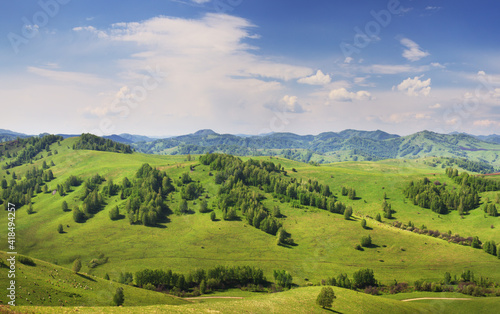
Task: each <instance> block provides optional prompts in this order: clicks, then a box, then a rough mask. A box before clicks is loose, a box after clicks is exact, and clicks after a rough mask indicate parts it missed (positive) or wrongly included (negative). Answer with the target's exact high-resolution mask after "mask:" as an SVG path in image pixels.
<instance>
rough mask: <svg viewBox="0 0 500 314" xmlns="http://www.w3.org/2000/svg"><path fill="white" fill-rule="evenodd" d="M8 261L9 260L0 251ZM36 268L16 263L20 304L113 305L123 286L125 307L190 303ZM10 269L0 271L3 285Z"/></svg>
mask: <svg viewBox="0 0 500 314" xmlns="http://www.w3.org/2000/svg"><path fill="white" fill-rule="evenodd" d="M0 258H1V259H2V260H4V261H6V259H7V258H8V256H7V254H5V252H0ZM34 262H35V264H36V265H35V266H28V265H24V264H21V263H20V262H19V261H18V262H17V263H16V278H15V280H16V297H17V298H16V305H18V306H19V305H42V306H58V307H60V306H64V307H66V306H87V307H90V306H111V305H113V295H114V294H115V291H116V288H118V287H123V289H124V294H125V296H126V299H125V303H124V305H125V306H127V305H128V306H145V305H152V304H172V305H178V304H186V303H187V302H186V301H184V300H181V299H179V298H176V297H172V296H168V295H165V294H163V293H159V292H153V291H149V290H145V289H139V288H134V287H131V286H127V285H122V284H119V283H116V282H112V281H109V280H104V279H102V278H99V277H94V276H91V275H88V274H84V273H78V274H75V273H73V272H72V271H71V270H69V269H67V268H64V267H60V266H57V265H53V264H50V263H47V262H44V261H41V260H38V259H34ZM7 271H8V270H7V269H6V268H0V286H1V287H9V285H8V283H9V280H10V279H8V278H7ZM0 301H1V303H2V304H7V302H8V301H10V299H7V297H6V294H5V293H2V294H1V295H0Z"/></svg>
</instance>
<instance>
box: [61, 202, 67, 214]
mask: <svg viewBox="0 0 500 314" xmlns="http://www.w3.org/2000/svg"><path fill="white" fill-rule="evenodd" d="M61 207H62V210H63V212H66V211H68V203H67V202H66V201H63V202H62V205H61Z"/></svg>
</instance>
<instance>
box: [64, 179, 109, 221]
mask: <svg viewBox="0 0 500 314" xmlns="http://www.w3.org/2000/svg"><path fill="white" fill-rule="evenodd" d="M68 180H72V181H73V182H74V183H77V182H79V179H78V178H76V179H75V178H71V177H70V178H69V179H68ZM103 181H104V178H103V177H101V176H100V175H99V174H95V175H94V176H92V177H91V178H89V179H87V181H85V185H84V189H83V195H82V196H81V197H80V200H82V201H83V203H82V209H80V207H78V206H75V208H73V220H74V221H75V222H78V223H81V222H85V221H86V220H87V219H90V218H92V217H93V216H94V214H96V213H97V212H99V211H100V210H101V209H102V207H103V205H104V196H103V195H102V194H101V193H99V187H100V185H101V183H102V182H103ZM67 182H68V181H67Z"/></svg>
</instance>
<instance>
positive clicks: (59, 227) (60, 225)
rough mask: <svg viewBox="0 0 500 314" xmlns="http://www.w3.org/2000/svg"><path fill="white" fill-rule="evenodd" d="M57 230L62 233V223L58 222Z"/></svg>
mask: <svg viewBox="0 0 500 314" xmlns="http://www.w3.org/2000/svg"><path fill="white" fill-rule="evenodd" d="M57 232H59V233H63V232H64V229H63V225H62V224H59V226H57Z"/></svg>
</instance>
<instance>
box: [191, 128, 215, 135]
mask: <svg viewBox="0 0 500 314" xmlns="http://www.w3.org/2000/svg"><path fill="white" fill-rule="evenodd" d="M194 135H198V136H207V135H217V133H215V132H214V131H213V130H211V129H203V130H199V131H196V132H195V133H194Z"/></svg>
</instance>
